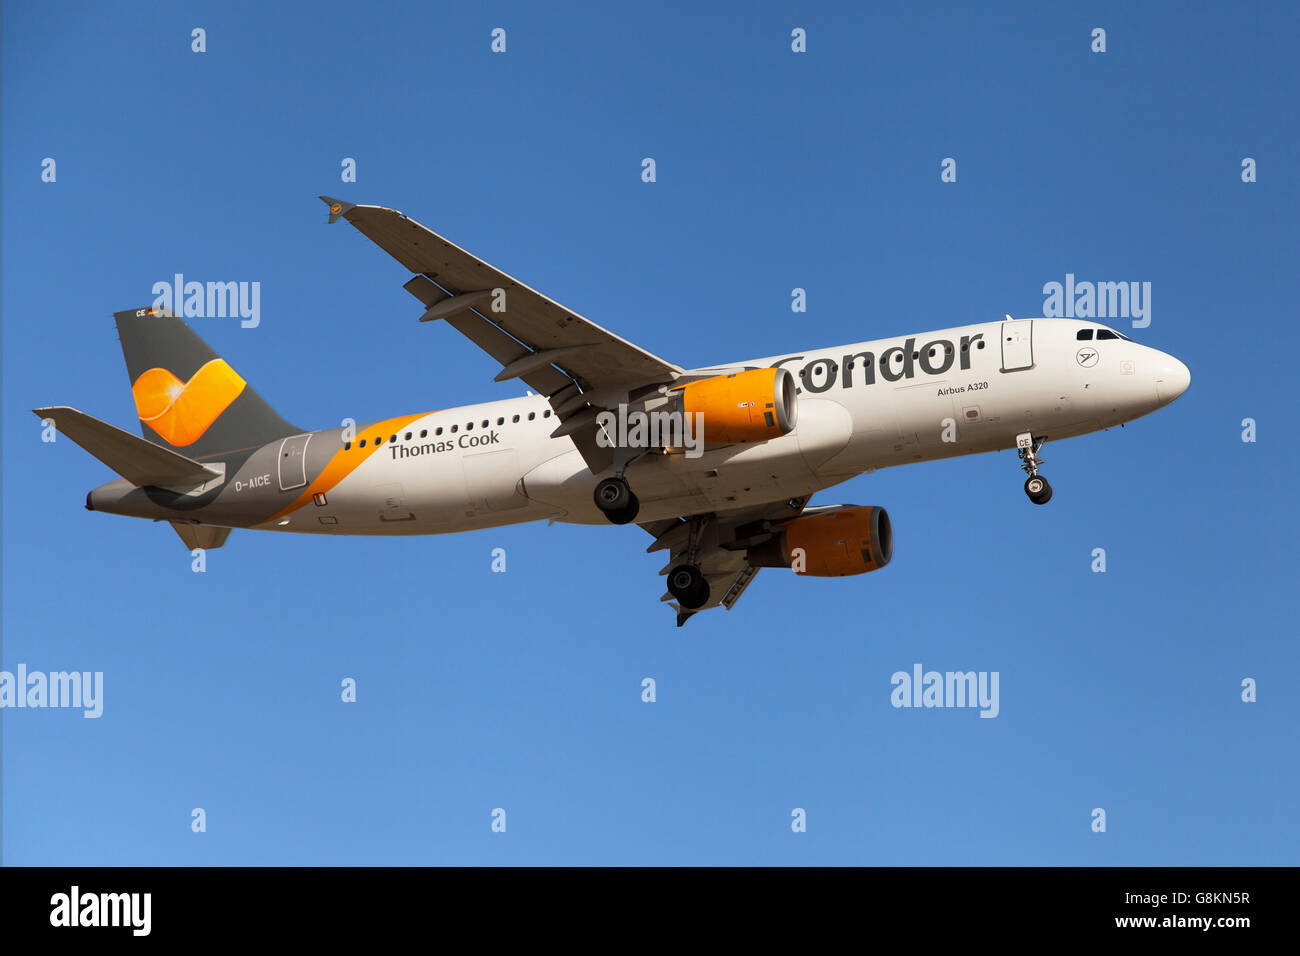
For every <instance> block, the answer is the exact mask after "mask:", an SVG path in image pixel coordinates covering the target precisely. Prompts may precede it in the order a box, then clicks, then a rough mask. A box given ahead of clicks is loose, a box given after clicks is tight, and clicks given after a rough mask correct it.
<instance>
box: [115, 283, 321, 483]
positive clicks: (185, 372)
mask: <svg viewBox="0 0 1300 956" xmlns="http://www.w3.org/2000/svg"><path fill="white" fill-rule="evenodd" d="M113 318H114V319H115V320H116V321H117V334H118V338H119V339H121V342H122V354H123V356H124V357H125V358H126V370H127V373H128V374H129V375H130V377H131V392H132V394H133V395H134V396H135V410H136V413H137V414H138V415H139V416H140V433H141V434H142V435H144V437H145V438H147V439H148V440H149V441H151V442H153V443H154V444H155V445H161V446H162V447H164V448H168V449H171V450H172V451H180V450H182V449H183V450H184V454H185V455H186V456H187V457H189V458H207V457H210V456H212V455H216V454H220V453H221V452H227V451H234V450H236V449H240V448H248V447H250V446H256V445H264V444H266V443H267V442H271V441H274V440H275V439H277V438H284V437H286V436H288V435H297V434H301V432H302V429H300V428H295V427H294V426H293V425H290V424H289V423H288V422H286V421H285V420H284V419H283V418H281V417H280V416H279V415H278V414H277V413H276V411H275V409H273V408H272V407H271V406H270V405H268V404H267V403H266V402H265V401H264V400H263V399H262V396H260V395H258V394H257V392H255V391H254V390H253V389H252V388H251V387H249V385H248V383H247V382H245V381H244V380H243V379H242V378H241V377H240V376H239V373H238V372H236V371H235V370H234V369H233V368H231V367H230V366H229V365H228V364H226V361H225V360H224V359H222V358H221V357H220V356H218V355H217V353H215V352H213V351H212V349H211V348H209V347H208V345H207V343H206V342H204V341H203V340H202V339H201V338H199V337H198V336H197V335H196V334H195V333H194V330H193V329H191V328H190V327H189V326H188V325H186V324H185V323H184V322H182V321H181V320H180V319H179V318H177V317H176V316H174V315H172V314H171V313H170V312H168V311H167V310H164V309H152V308H150V309H131V310H128V311H126V312H116V313H114V315H113Z"/></svg>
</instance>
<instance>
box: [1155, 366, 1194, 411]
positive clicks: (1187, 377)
mask: <svg viewBox="0 0 1300 956" xmlns="http://www.w3.org/2000/svg"><path fill="white" fill-rule="evenodd" d="M1191 384H1192V373H1191V371H1190V370H1189V369H1188V368H1187V366H1186V365H1184V364H1183V363H1182V362H1180V361H1178V359H1176V358H1174V357H1173V356H1172V355H1164V356H1162V358H1161V361H1160V367H1159V368H1158V369H1157V371H1156V394H1157V395H1159V396H1160V401H1161V403H1162V404H1164V405H1168V404H1169V403H1170V402H1172V401H1173V400H1174V399H1175V398H1177V397H1178V396H1179V395H1181V394H1183V392H1185V391H1187V386H1188V385H1191Z"/></svg>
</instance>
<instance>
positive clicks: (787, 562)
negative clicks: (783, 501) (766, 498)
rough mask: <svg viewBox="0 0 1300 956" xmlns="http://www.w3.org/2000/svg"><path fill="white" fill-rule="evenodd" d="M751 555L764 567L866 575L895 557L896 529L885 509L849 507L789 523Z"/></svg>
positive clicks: (818, 574) (752, 561)
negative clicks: (894, 530)
mask: <svg viewBox="0 0 1300 956" xmlns="http://www.w3.org/2000/svg"><path fill="white" fill-rule="evenodd" d="M748 554H749V557H748V561H749V563H750V564H752V565H754V566H755V567H759V568H790V567H792V568H794V570H795V573H796V574H807V575H811V576H813V577H821V578H837V577H844V576H845V575H849V574H866V573H867V572H868V571H876V570H879V569H880V568H883V567H884V566H885V565H887V564H888V563H889V559H890V558H892V557H893V556H894V532H893V529H892V528H891V527H890V524H889V513H888V512H887V511H885V509H884V508H877V507H874V506H871V505H867V506H859V505H850V506H847V507H844V508H840V509H839V510H837V511H826V512H822V513H821V514H812V515H804V516H801V517H798V518H794V519H792V520H790V521H787V522H786V523H785V524H784V525H782V526H781V527H780V528H779V529H777V530H776V533H775V534H774V535H773V536H772V537H771V538H769V539H768V540H767V541H764V542H763V543H762V544H759V545H755V546H754V547H752V548H750V549H749V552H748Z"/></svg>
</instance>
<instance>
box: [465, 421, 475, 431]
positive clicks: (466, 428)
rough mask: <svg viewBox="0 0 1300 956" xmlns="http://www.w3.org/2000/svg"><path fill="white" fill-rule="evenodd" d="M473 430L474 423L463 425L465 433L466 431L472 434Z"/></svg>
mask: <svg viewBox="0 0 1300 956" xmlns="http://www.w3.org/2000/svg"><path fill="white" fill-rule="evenodd" d="M473 430H474V423H473V422H466V423H465V431H467V432H472V431H473Z"/></svg>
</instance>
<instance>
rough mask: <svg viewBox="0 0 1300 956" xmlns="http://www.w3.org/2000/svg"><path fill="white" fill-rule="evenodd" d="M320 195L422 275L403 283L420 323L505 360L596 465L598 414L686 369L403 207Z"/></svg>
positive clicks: (333, 215) (603, 462)
mask: <svg viewBox="0 0 1300 956" xmlns="http://www.w3.org/2000/svg"><path fill="white" fill-rule="evenodd" d="M320 198H321V199H323V200H324V201H325V202H326V203H328V204H329V207H330V220H329V221H330V222H335V221H336V220H338V219H340V218H341V219H346V220H347V221H348V222H350V223H352V225H354V226H356V228H357V229H358V230H360V231H361V232H362V233H363V234H365V235H366V236H367V237H368V238H369V239H370V240H371V241H373V242H374V243H375V245H377V246H379V248H381V249H383V250H384V251H385V252H387V253H388V254H389V255H390V256H392V257H393V258H394V259H396V260H397V261H398V262H400V263H401V264H402V265H403V266H404V267H405V268H406V269H407V270H408V271H410V272H414V273H416V275H415V276H413V277H412V278H411V279H410V281H408V282H407V283H406V285H405V286H404V288H405V289H406V290H407V291H408V292H410V293H411V295H413V296H415V297H416V298H417V299H419V300H420V302H421V303H423V304H424V306H425V309H426V311H425V313H424V315H423V316H421V317H420V321H422V322H425V321H431V320H433V319H442V320H443V321H445V322H447V324H448V325H450V326H452V328H454V329H456V331H458V332H460V333H461V334H462V335H464V336H465V337H466V338H468V339H469V340H470V341H471V342H473V343H474V344H475V345H477V346H478V347H479V348H481V349H483V351H485V352H487V353H488V354H489V355H491V356H492V357H493V358H494V359H496V360H497V361H498V362H500V363H501V366H502V368H501V372H500V374H498V375H497V377H496V381H498V382H503V381H506V380H507V379H511V378H519V379H522V380H523V381H524V382H526V383H527V384H528V386H529V387H530V388H532V389H533V390H534V391H536V392H538V393H539V394H542V395H545V396H546V397H547V399H549V401H550V403H551V407H552V408H553V409H555V414H556V416H557V417H558V418H559V419H560V424H559V426H558V427H557V428H556V430H555V432H554V435H555V436H556V437H558V436H559V435H565V434H571V435H573V436H574V441H575V442H576V443H577V444H578V447H579V450H580V451H582V454H583V457H584V458H586V460H587V463H588V465H591V466H592V470H593V471H597V470H603V469H604V468H605V467H607V466H608V460H609V458H610V457H611V456H610V455H609V453H608V451H607V450H606V449H597V447H596V444H595V418H596V413H597V411H598V410H599V409H600V408H605V407H614V406H616V405H617V404H618V403H619V402H620V401H627V398H628V395H629V393H631V392H632V391H634V390H636V389H638V388H640V387H642V386H647V385H657V384H662V383H666V382H673V381H675V380H676V379H677V378H678V377H680V376H681V375H682V374H683V371H684V370H683V369H682V368H680V367H679V366H676V365H673V364H672V363H671V362H666V361H664V360H663V359H661V358H659V357H658V356H655V355H651V354H650V353H649V352H647V351H645V350H644V349H642V348H639V347H637V346H636V345H633V344H632V343H631V342H628V341H627V340H626V339H621V338H619V337H618V336H617V335H614V334H613V333H612V332H609V331H607V330H605V329H602V328H601V327H600V326H599V325H597V324H596V323H594V322H591V321H589V320H588V319H585V318H583V317H582V316H580V315H578V314H577V313H576V312H572V311H570V310H569V309H566V308H565V307H564V306H562V305H560V304H559V303H557V302H555V301H553V300H551V299H548V298H547V297H546V296H544V295H542V294H541V293H540V292H537V291H535V290H534V289H531V288H529V287H528V286H526V285H524V284H523V283H522V282H519V281H518V280H516V279H514V278H512V277H510V276H508V275H506V274H505V273H504V272H502V271H500V270H499V269H496V268H494V267H493V266H490V265H488V264H487V263H486V262H484V261H483V260H482V259H480V258H478V257H477V256H475V255H472V254H471V253H468V252H466V251H465V250H464V249H462V248H460V247H459V246H457V245H455V244H454V243H452V242H449V241H448V240H446V239H444V238H443V237H442V236H440V235H438V234H437V233H435V232H433V231H431V230H429V229H426V228H425V227H424V226H422V225H420V224H419V223H418V222H416V221H415V220H414V219H409V218H407V217H406V216H404V215H402V214H401V213H400V212H398V211H397V210H396V209H388V208H385V207H384V206H358V205H354V204H352V203H347V202H343V201H342V200H339V199H331V198H329V197H328V196H322V197H320ZM589 451H590V454H589ZM593 460H594V461H595V462H596V463H598V464H600V468H599V469H598V468H596V467H595V466H594V464H593Z"/></svg>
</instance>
